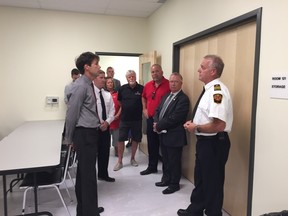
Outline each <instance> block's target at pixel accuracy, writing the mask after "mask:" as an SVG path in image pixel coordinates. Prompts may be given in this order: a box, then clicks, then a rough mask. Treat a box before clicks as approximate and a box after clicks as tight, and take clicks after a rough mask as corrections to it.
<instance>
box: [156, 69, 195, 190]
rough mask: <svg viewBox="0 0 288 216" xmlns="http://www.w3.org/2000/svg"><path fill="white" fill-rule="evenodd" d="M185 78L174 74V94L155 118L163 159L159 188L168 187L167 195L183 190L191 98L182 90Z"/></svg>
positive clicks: (171, 81)
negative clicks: (183, 155) (183, 154)
mask: <svg viewBox="0 0 288 216" xmlns="http://www.w3.org/2000/svg"><path fill="white" fill-rule="evenodd" d="M182 83H183V78H182V76H181V75H180V74H179V73H176V72H174V73H172V74H171V76H170V78H169V87H170V90H171V93H169V94H168V95H166V96H164V97H163V99H162V101H161V103H160V105H159V107H158V108H157V110H156V113H155V116H154V121H155V122H154V125H153V128H154V131H155V132H157V133H159V134H160V146H161V152H162V159H163V166H162V169H163V175H162V178H161V181H160V182H156V183H155V185H156V186H158V187H167V186H168V187H167V188H166V189H165V190H163V191H162V193H163V194H171V193H174V192H176V191H178V190H179V189H180V185H179V182H180V178H181V157H182V149H183V146H184V145H186V144H187V139H186V132H185V129H184V127H183V123H185V121H186V118H187V114H188V111H189V104H190V101H189V98H188V96H187V95H186V94H185V93H184V92H183V91H182V90H181V87H182Z"/></svg>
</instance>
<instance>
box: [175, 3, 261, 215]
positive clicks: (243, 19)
mask: <svg viewBox="0 0 288 216" xmlns="http://www.w3.org/2000/svg"><path fill="white" fill-rule="evenodd" d="M261 19H262V7H261V8H258V9H256V10H253V11H251V12H248V13H246V14H244V15H241V16H239V17H236V18H234V19H231V20H229V21H227V22H224V23H221V24H219V25H217V26H214V27H212V28H209V29H207V30H204V31H202V32H199V33H197V34H194V35H192V36H190V37H187V38H184V39H182V40H180V41H177V42H175V43H173V56H172V62H173V65H172V68H173V71H179V68H180V48H181V47H182V46H185V45H187V44H190V43H193V42H195V41H198V40H201V39H203V38H206V37H209V36H211V35H213V34H216V33H220V32H223V31H226V30H229V29H230V28H235V27H237V26H240V25H243V24H245V23H249V22H252V21H253V22H256V40H255V55H254V57H255V58H254V77H253V78H254V80H253V93H252V109H251V110H252V112H251V114H252V119H251V127H250V128H251V129H250V135H251V136H250V151H249V170H248V197H247V216H251V211H252V196H253V174H254V160H255V158H254V156H255V129H256V109H257V94H258V77H259V63H260V42H261Z"/></svg>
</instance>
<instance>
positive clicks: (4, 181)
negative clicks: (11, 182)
mask: <svg viewBox="0 0 288 216" xmlns="http://www.w3.org/2000/svg"><path fill="white" fill-rule="evenodd" d="M6 190H7V189H6V175H3V195H4V216H8V211H7V191H6Z"/></svg>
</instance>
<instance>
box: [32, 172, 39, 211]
mask: <svg viewBox="0 0 288 216" xmlns="http://www.w3.org/2000/svg"><path fill="white" fill-rule="evenodd" d="M33 176H34V203H35V214H36V215H37V213H38V197H37V173H36V172H34V174H33Z"/></svg>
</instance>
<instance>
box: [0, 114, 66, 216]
mask: <svg viewBox="0 0 288 216" xmlns="http://www.w3.org/2000/svg"><path fill="white" fill-rule="evenodd" d="M63 128H64V121H63V120H50V121H49V120H48V121H28V122H25V123H24V124H23V125H21V126H20V127H18V128H16V129H15V130H14V131H13V132H11V133H10V134H9V135H8V136H6V137H5V138H3V139H2V140H1V141H0V175H2V176H3V193H4V196H3V197H4V216H7V215H8V207H7V193H6V191H7V189H6V175H8V174H17V173H28V172H39V171H45V170H50V169H51V168H53V167H55V166H57V165H58V164H59V163H60V154H61V140H62V131H63ZM35 179H36V178H35ZM34 194H35V214H34V215H39V214H38V204H37V187H35V188H34ZM48 215H49V214H48ZM50 215H51V214H50Z"/></svg>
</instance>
